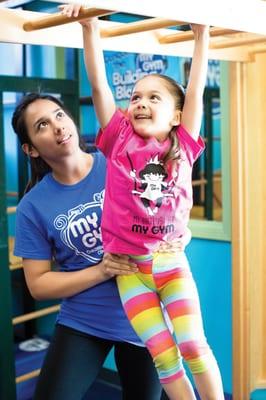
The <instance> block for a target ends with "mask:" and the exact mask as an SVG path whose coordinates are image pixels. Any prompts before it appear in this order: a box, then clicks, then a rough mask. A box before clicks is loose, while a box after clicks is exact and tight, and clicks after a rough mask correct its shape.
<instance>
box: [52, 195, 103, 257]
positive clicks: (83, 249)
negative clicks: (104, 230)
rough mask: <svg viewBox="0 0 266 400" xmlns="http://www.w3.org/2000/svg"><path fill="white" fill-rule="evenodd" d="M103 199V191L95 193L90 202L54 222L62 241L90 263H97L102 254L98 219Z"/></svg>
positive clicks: (60, 216)
mask: <svg viewBox="0 0 266 400" xmlns="http://www.w3.org/2000/svg"><path fill="white" fill-rule="evenodd" d="M103 198H104V191H102V192H101V193H95V194H94V196H93V201H92V202H90V203H85V204H79V205H78V206H76V207H74V208H72V209H71V210H69V211H68V213H67V215H64V214H60V215H58V217H56V219H55V221H54V226H55V228H56V229H58V230H60V231H61V232H60V237H61V239H62V241H63V242H64V243H65V244H66V245H67V246H68V247H69V248H70V249H72V250H74V251H75V253H76V254H77V255H79V256H82V257H84V258H86V259H87V260H89V261H91V262H98V261H99V260H100V259H101V258H102V254H103V249H102V236H101V227H100V222H101V221H100V219H99V215H101V212H99V207H100V208H101V209H102V206H103Z"/></svg>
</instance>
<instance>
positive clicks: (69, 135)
mask: <svg viewBox="0 0 266 400" xmlns="http://www.w3.org/2000/svg"><path fill="white" fill-rule="evenodd" d="M25 122H26V126H27V129H28V135H29V137H30V139H31V142H32V146H30V145H28V144H24V145H23V150H24V151H25V153H27V154H30V156H31V157H38V156H40V157H42V158H43V159H44V160H45V161H47V162H48V163H49V161H50V162H51V161H59V160H60V159H61V158H62V157H67V156H68V155H71V154H73V152H74V151H76V150H77V149H79V137H78V133H77V129H76V126H75V124H74V122H73V121H72V119H71V118H70V117H69V116H68V115H67V114H66V113H65V111H64V110H63V109H62V108H60V106H59V105H57V104H56V103H54V102H53V101H51V100H47V99H38V100H36V101H34V102H33V103H31V104H30V105H29V106H28V107H27V109H26V111H25Z"/></svg>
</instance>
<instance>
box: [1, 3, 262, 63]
mask: <svg viewBox="0 0 266 400" xmlns="http://www.w3.org/2000/svg"><path fill="white" fill-rule="evenodd" d="M59 2H61V0H60V1H59ZM62 3H63V1H62ZM64 3H65V1H64ZM213 3H214V2H213V1H211V0H204V1H203V2H200V4H199V2H198V1H196V0H186V2H181V1H179V0H176V1H175V2H173V1H172V0H164V2H163V3H161V4H160V2H154V1H151V0H142V2H141V5H140V4H137V3H136V2H129V1H127V2H125V1H124V0H97V1H90V7H89V8H86V9H85V8H84V9H83V10H82V13H81V15H79V17H72V18H68V17H66V16H63V15H61V14H60V13H55V14H45V13H36V12H30V11H22V10H11V9H5V8H2V9H0V19H1V28H0V41H1V42H9V43H25V44H39V45H54V46H58V47H72V48H82V31H81V27H80V25H79V24H77V23H76V22H75V21H78V20H79V19H83V18H86V17H93V16H103V15H108V14H114V13H117V12H125V13H130V14H134V15H138V16H144V17H145V18H144V19H142V20H139V21H136V22H132V23H117V22H113V21H105V20H100V21H99V24H100V31H101V37H102V44H103V49H104V50H113V51H126V52H132V53H140V52H141V53H157V54H162V55H172V56H184V57H190V56H191V55H192V49H193V41H192V39H193V34H192V32H190V31H187V32H180V31H173V30H172V29H167V28H169V27H172V26H177V25H184V24H188V23H191V22H192V23H193V22H195V23H206V24H210V25H212V27H211V29H210V32H211V43H210V53H209V57H210V58H212V59H220V60H228V61H251V60H252V59H253V55H254V54H256V48H258V49H259V52H263V49H264V46H265V50H266V36H265V35H266V25H265V21H266V3H265V2H264V1H262V0H246V1H245V2H242V1H240V0H234V1H231V2H229V1H228V0H224V1H223V2H218V4H217V2H215V4H213ZM203 10H204V12H203ZM147 17H148V18H147Z"/></svg>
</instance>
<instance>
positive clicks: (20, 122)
mask: <svg viewBox="0 0 266 400" xmlns="http://www.w3.org/2000/svg"><path fill="white" fill-rule="evenodd" d="M37 100H50V101H52V102H53V103H55V104H57V105H58V106H59V107H60V108H62V110H64V112H65V113H66V114H67V115H68V116H69V117H70V118H71V119H72V120H73V117H72V116H71V114H70V112H69V111H68V110H67V109H66V108H65V106H64V104H63V103H62V102H61V101H60V100H59V99H58V98H56V97H54V96H52V95H50V94H42V93H29V94H27V95H25V96H23V97H22V99H21V100H20V102H19V104H18V105H17V106H16V108H15V110H14V113H13V116H12V127H13V129H14V132H15V133H16V134H17V136H18V139H19V141H20V143H21V145H23V144H28V145H29V146H32V142H31V140H30V137H29V133H28V128H27V125H26V121H25V112H26V110H27V108H28V106H29V105H30V104H32V103H34V102H35V101H37ZM77 132H78V135H79V145H80V148H81V149H82V150H84V151H86V149H87V146H86V143H85V142H84V140H83V139H82V137H81V136H80V133H79V131H78V129H77ZM29 161H30V170H31V174H30V179H29V181H28V183H27V186H26V188H25V193H26V192H28V191H29V190H30V189H31V188H32V187H33V186H34V185H36V183H38V182H39V181H40V180H41V179H42V178H43V177H44V175H46V174H47V173H48V172H50V171H51V167H50V166H49V165H48V164H47V163H46V162H45V161H44V160H43V159H42V158H41V157H37V158H33V157H30V158H29Z"/></svg>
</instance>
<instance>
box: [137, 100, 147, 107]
mask: <svg viewBox="0 0 266 400" xmlns="http://www.w3.org/2000/svg"><path fill="white" fill-rule="evenodd" d="M138 108H140V109H141V108H146V103H145V102H144V101H142V102H140V103H139V104H138Z"/></svg>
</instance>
